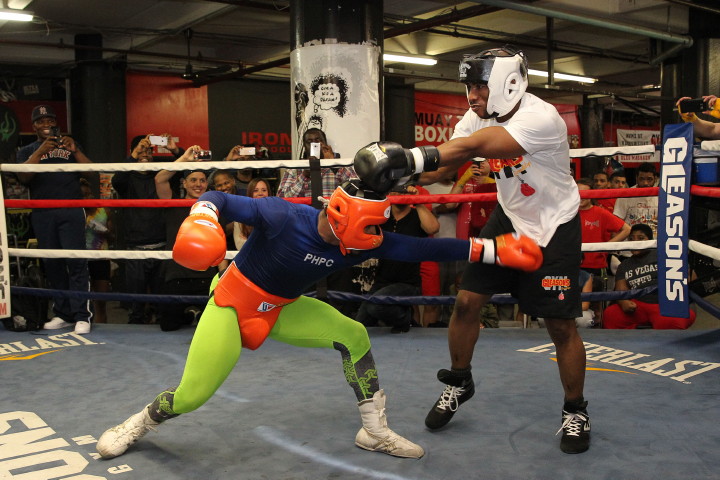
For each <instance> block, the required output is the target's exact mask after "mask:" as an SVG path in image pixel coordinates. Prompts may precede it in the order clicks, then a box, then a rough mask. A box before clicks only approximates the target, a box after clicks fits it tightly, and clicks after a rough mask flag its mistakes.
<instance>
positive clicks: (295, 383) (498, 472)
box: [0, 310, 720, 480]
mask: <svg viewBox="0 0 720 480" xmlns="http://www.w3.org/2000/svg"><path fill="white" fill-rule="evenodd" d="M123 311H124V310H123ZM582 335H583V339H584V340H585V342H586V345H587V351H588V367H587V379H586V389H585V395H586V398H587V399H588V400H589V402H590V403H589V406H588V410H589V412H590V416H591V420H592V429H593V430H592V445H591V448H590V450H589V451H588V452H585V453H583V454H580V455H566V454H563V453H562V452H561V451H560V449H559V448H558V444H559V436H555V432H556V431H557V430H558V428H559V427H560V410H561V407H562V393H561V389H560V384H559V378H558V374H557V365H556V361H555V355H554V349H553V346H552V344H551V342H550V340H549V338H548V336H547V333H546V332H545V331H543V330H542V329H518V328H499V329H488V330H485V331H483V332H482V334H481V336H480V340H479V342H478V345H477V348H476V352H475V358H474V364H473V373H474V377H475V380H476V387H477V391H476V394H475V397H474V398H473V399H472V400H470V401H469V402H468V403H466V404H464V405H463V406H462V407H461V408H460V410H459V411H458V413H457V414H456V415H455V418H454V419H453V420H452V421H451V422H450V424H449V425H448V426H447V427H445V428H443V429H441V430H439V431H435V432H431V431H429V430H427V429H426V428H425V427H424V424H423V420H424V418H425V414H426V413H427V411H428V410H429V409H430V407H431V406H432V404H433V403H434V401H435V400H436V399H437V397H438V395H439V394H440V392H441V391H442V385H441V384H440V383H439V382H438V381H437V380H436V379H435V373H436V371H437V369H438V368H443V367H447V365H448V353H447V338H446V331H445V330H444V329H419V328H418V329H412V330H411V331H410V332H409V333H407V334H403V335H392V334H390V333H389V331H388V329H386V328H373V329H370V336H371V340H372V343H373V355H374V357H375V360H376V363H377V367H378V370H379V377H380V383H381V386H382V387H383V388H384V389H385V392H386V394H387V398H388V403H387V416H388V422H389V425H390V427H391V428H393V429H394V430H395V431H397V432H398V433H400V434H402V435H404V436H406V437H407V438H409V439H411V440H413V441H414V442H416V443H419V444H420V445H422V446H423V447H424V448H425V449H426V452H427V453H426V455H425V457H423V458H422V459H420V460H411V459H399V458H394V457H390V456H387V455H383V454H379V453H372V452H367V451H364V450H362V449H359V448H357V447H356V446H355V445H354V438H355V434H356V432H357V430H358V429H359V428H360V425H361V424H360V417H359V413H358V410H357V407H356V403H355V397H354V395H353V393H352V391H351V389H350V388H349V387H348V386H347V384H346V383H345V380H344V376H343V372H342V365H341V361H340V355H339V353H338V352H336V351H330V350H322V349H301V348H296V347H291V346H288V345H284V344H280V343H277V342H274V341H272V340H268V341H267V342H266V344H265V345H263V346H262V347H261V348H260V349H258V350H256V351H244V352H243V354H242V356H241V358H240V361H239V362H238V365H237V367H236V368H235V370H234V371H233V373H232V374H231V375H230V377H229V378H228V380H227V381H226V382H225V383H224V384H223V385H222V386H221V387H220V389H219V390H218V392H217V393H216V395H215V396H214V397H213V398H212V399H211V400H210V401H209V402H208V403H207V404H205V405H204V406H203V407H201V408H200V409H198V410H197V411H195V412H192V413H189V414H186V415H181V416H180V417H178V418H175V419H172V420H170V421H168V422H167V423H164V424H162V425H161V426H160V427H159V428H158V432H157V433H156V432H150V433H149V434H148V435H147V436H146V437H144V438H143V439H141V440H140V441H139V442H138V443H137V444H135V445H134V446H133V447H131V449H130V450H129V451H128V452H127V453H126V454H125V455H123V456H121V457H118V458H115V459H112V460H100V459H98V458H97V455H96V454H94V452H95V442H96V439H97V438H98V437H99V436H100V434H102V432H103V431H104V430H105V429H107V428H109V427H111V426H114V425H116V424H118V423H120V422H122V421H124V420H125V419H126V418H127V417H128V416H130V415H131V414H133V413H135V412H137V411H139V410H140V409H141V408H142V407H144V406H145V405H146V404H148V403H149V402H150V401H152V399H153V398H154V397H155V395H156V394H158V393H159V392H160V391H161V390H162V389H165V388H166V387H171V386H174V385H177V383H178V382H179V380H180V376H181V374H182V368H183V364H184V359H185V354H186V352H187V348H188V345H189V342H190V340H191V337H192V329H191V328H187V329H182V330H179V331H176V332H169V333H163V332H161V331H160V330H159V328H158V327H157V326H156V325H126V324H112V323H110V324H104V325H95V326H94V329H93V331H92V333H90V334H89V335H87V336H85V337H80V336H75V335H74V334H73V333H71V332H70V331H68V330H65V331H63V330H56V331H50V332H49V331H40V332H37V333H36V334H29V333H13V332H8V331H5V330H1V331H0V348H1V349H2V350H0V361H2V363H0V382H1V383H0V385H2V388H0V478H8V479H13V478H17V479H25V480H30V479H40V478H43V479H44V478H66V477H68V478H69V477H71V476H72V475H83V474H84V475H85V476H83V477H82V478H88V479H89V478H98V479H99V478H113V479H138V480H154V479H158V480H159V479H162V480H169V479H238V478H242V479H258V480H259V479H272V480H276V479H307V480H311V479H312V480H318V479H336V478H342V479H343V480H345V479H392V480H401V479H428V480H438V479H458V480H466V479H468V478H473V479H493V480H494V479H500V478H522V479H526V480H530V479H543V480H546V479H578V478H581V479H583V480H592V479H613V480H616V479H633V480H644V479H647V480H658V479H680V478H683V479H685V478H687V479H693V480H701V479H717V478H718V475H719V472H720V448H718V447H719V446H720V433H718V429H717V425H718V422H719V421H720V408H718V404H719V402H718V395H719V393H720V348H718V346H719V344H720V343H719V342H720V330H718V329H713V330H708V329H704V330H700V329H697V330H696V329H693V330H687V331H656V330H631V331H617V330H598V329H589V330H584V331H583V332H582ZM91 476H92V477H91ZM73 478H81V477H79V476H78V477H73Z"/></svg>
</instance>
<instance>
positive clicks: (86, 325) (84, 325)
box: [75, 321, 90, 335]
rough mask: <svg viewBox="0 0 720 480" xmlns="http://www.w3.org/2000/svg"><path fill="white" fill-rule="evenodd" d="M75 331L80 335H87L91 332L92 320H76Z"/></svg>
mask: <svg viewBox="0 0 720 480" xmlns="http://www.w3.org/2000/svg"><path fill="white" fill-rule="evenodd" d="M75 333H77V334H78V335H86V334H88V333H90V322H83V321H80V322H75Z"/></svg>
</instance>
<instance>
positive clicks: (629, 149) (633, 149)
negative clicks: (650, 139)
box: [570, 145, 656, 158]
mask: <svg viewBox="0 0 720 480" xmlns="http://www.w3.org/2000/svg"><path fill="white" fill-rule="evenodd" d="M655 150H656V148H655V145H624V146H621V147H598V148H571V149H570V158H578V157H591V156H596V157H609V156H611V155H640V154H643V153H655Z"/></svg>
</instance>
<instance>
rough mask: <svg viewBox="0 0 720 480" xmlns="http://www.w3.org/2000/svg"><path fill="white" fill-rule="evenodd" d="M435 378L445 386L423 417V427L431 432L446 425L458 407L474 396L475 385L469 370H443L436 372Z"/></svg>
mask: <svg viewBox="0 0 720 480" xmlns="http://www.w3.org/2000/svg"><path fill="white" fill-rule="evenodd" d="M437 378H438V380H440V381H441V382H443V383H444V384H446V385H447V386H446V387H445V390H443V392H442V394H441V395H440V398H439V399H438V400H437V402H435V405H433V408H432V410H430V412H429V413H428V414H427V417H425V426H426V427H428V428H430V429H432V430H435V429H438V428H440V427H444V426H445V425H447V424H448V422H449V421H450V419H451V418H452V417H453V415H455V412H456V411H457V409H458V408H459V407H460V405H462V404H463V403H465V402H467V401H468V400H470V398H472V396H473V395H475V383H474V382H473V379H472V374H471V373H470V368H467V369H464V370H446V369H444V368H443V369H441V370H440V371H438V374H437Z"/></svg>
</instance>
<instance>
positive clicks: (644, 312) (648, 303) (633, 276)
mask: <svg viewBox="0 0 720 480" xmlns="http://www.w3.org/2000/svg"><path fill="white" fill-rule="evenodd" d="M628 239H629V240H630V241H634V242H639V241H643V240H652V239H653V231H652V229H651V228H650V226H649V225H645V224H643V223H638V224H635V225H633V226H632V227H631V228H630V236H629V237H628ZM657 270H658V267H657V249H654V248H653V249H645V250H633V251H632V257H630V258H628V259H627V260H625V261H623V262H622V263H621V264H620V266H619V267H618V271H617V274H616V275H615V290H617V291H627V290H635V289H640V288H646V287H651V286H654V285H657V282H658V272H657ZM693 323H695V312H694V311H693V310H690V318H676V317H665V316H662V315H661V314H660V305H659V304H658V295H657V293H651V294H649V295H644V296H642V297H639V298H634V299H631V300H618V301H617V303H615V304H613V305H610V306H609V307H607V308H606V309H605V312H604V314H603V328H625V329H628V328H642V327H650V328H655V329H673V328H676V329H687V328H689V327H690V326H691V325H692V324H693Z"/></svg>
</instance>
